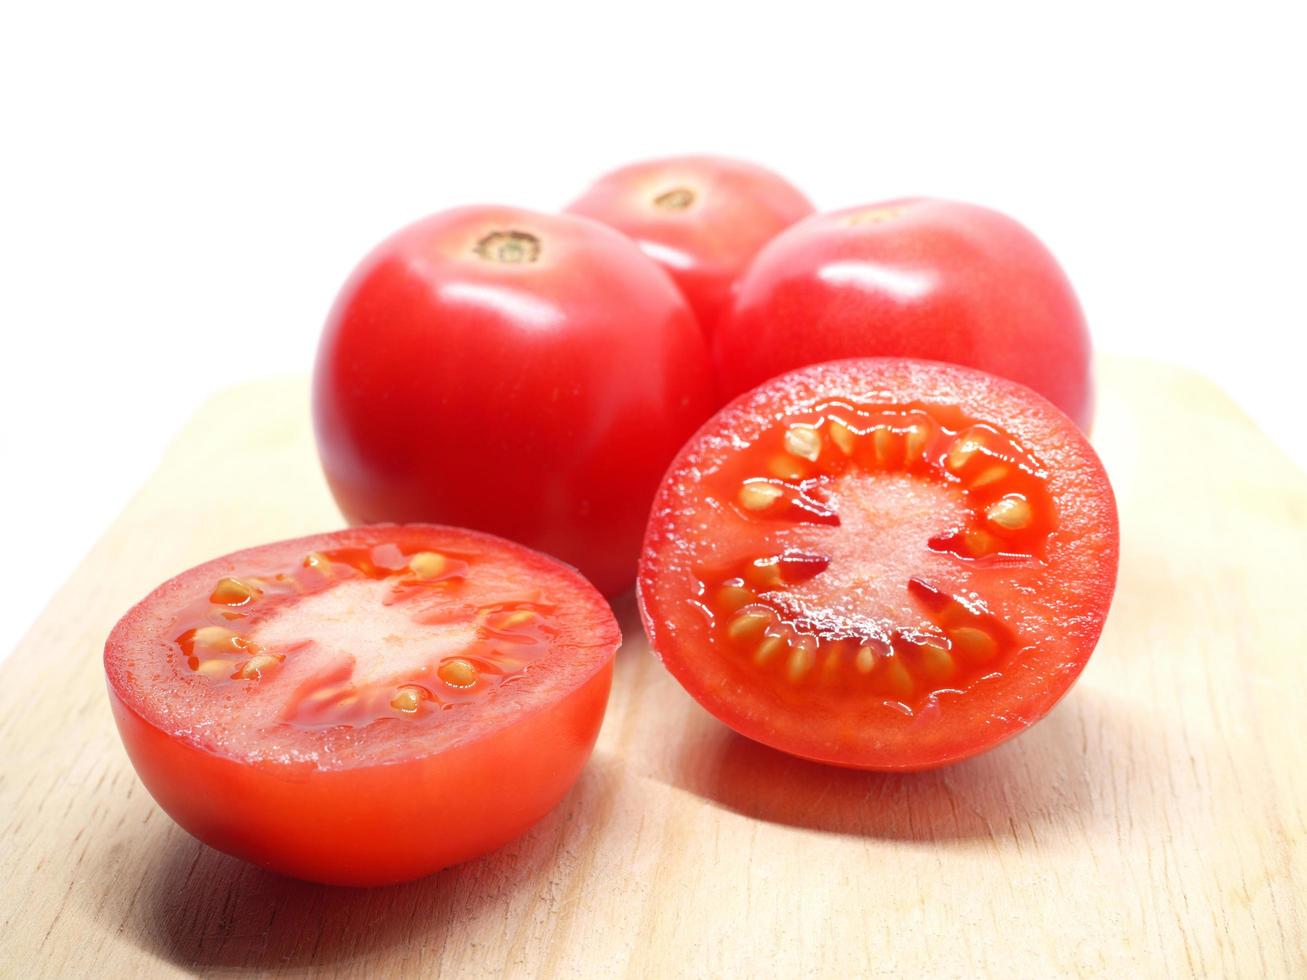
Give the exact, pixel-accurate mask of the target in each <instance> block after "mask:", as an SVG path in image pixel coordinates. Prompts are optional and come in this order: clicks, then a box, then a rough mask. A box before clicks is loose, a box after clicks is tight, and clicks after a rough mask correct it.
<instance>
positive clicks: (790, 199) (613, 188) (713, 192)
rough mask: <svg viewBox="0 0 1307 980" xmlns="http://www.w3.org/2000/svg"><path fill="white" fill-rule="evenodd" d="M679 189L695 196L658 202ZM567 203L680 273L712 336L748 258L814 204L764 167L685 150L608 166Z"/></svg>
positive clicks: (680, 281) (678, 280)
mask: <svg viewBox="0 0 1307 980" xmlns="http://www.w3.org/2000/svg"><path fill="white" fill-rule="evenodd" d="M677 191H689V192H690V193H691V194H693V195H694V200H693V202H692V203H691V204H689V205H688V206H685V207H680V208H677V207H671V208H669V207H665V206H659V204H658V203H657V202H658V200H659V199H660V197H661V198H663V199H666V198H665V195H667V194H668V193H669V192H671V193H675V192H677ZM567 210H568V211H569V212H570V213H572V214H580V215H585V216H586V217H588V218H594V219H595V220H596V221H602V222H604V224H607V225H611V226H612V227H613V228H616V229H617V230H618V231H620V232H622V233H624V234H626V235H627V236H629V237H630V238H632V239H634V240H635V242H636V243H637V244H638V245H639V246H640V247H641V248H642V249H644V251H645V253H646V254H647V255H649V256H650V257H651V258H653V259H655V260H656V261H658V262H659V263H660V264H661V265H662V266H663V268H664V269H666V270H667V272H668V273H669V274H670V275H671V277H672V278H673V279H675V280H676V284H677V285H678V286H679V287H680V288H681V292H683V293H684V294H685V297H686V299H687V300H689V303H690V306H691V308H692V309H693V310H694V312H695V315H696V316H697V317H698V319H699V323H700V324H701V325H702V326H703V329H704V332H705V334H707V335H708V336H711V335H712V333H713V332H714V331H715V330H716V328H717V322H718V321H719V320H720V318H721V317H722V315H723V313H725V311H726V309H727V308H728V306H729V305H730V301H731V294H732V292H733V290H734V288H735V283H736V280H737V279H738V278H739V276H740V274H741V273H742V272H743V271H744V269H745V267H746V266H747V265H748V263H749V261H750V260H751V259H752V258H753V257H754V255H756V254H757V252H758V250H759V249H760V248H762V246H763V245H765V244H766V243H767V242H768V241H770V240H771V239H772V238H774V237H775V236H776V235H777V234H778V233H780V232H781V231H783V230H784V229H786V228H788V227H789V226H790V225H792V224H794V222H796V221H798V220H800V219H801V218H805V217H807V216H808V215H810V214H812V212H813V207H812V202H811V201H809V200H808V198H807V197H805V196H804V194H803V192H802V191H800V190H799V189H798V188H796V187H794V186H793V185H792V184H790V183H789V181H787V180H785V178H783V177H781V176H780V175H779V174H776V173H773V172H772V171H770V170H767V169H766V168H764V167H760V166H758V165H756V164H753V163H747V162H745V161H743V160H732V159H729V158H725V157H715V156H681V157H665V158H660V159H656V160H645V161H642V162H639V163H633V164H629V165H627V166H625V167H620V168H618V169H617V170H614V171H612V172H610V173H608V174H605V175H604V176H602V177H600V178H599V179H598V180H597V181H595V182H594V184H592V185H591V186H590V187H589V188H588V189H587V190H586V192H585V193H584V194H582V195H581V197H579V198H578V199H577V200H575V201H573V202H572V203H571V204H570V205H568V207H567Z"/></svg>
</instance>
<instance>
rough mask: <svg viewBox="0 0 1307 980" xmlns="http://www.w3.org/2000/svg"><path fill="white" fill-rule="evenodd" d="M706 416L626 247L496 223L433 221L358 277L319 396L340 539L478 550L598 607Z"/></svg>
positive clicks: (555, 222) (567, 218)
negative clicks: (530, 561) (428, 539)
mask: <svg viewBox="0 0 1307 980" xmlns="http://www.w3.org/2000/svg"><path fill="white" fill-rule="evenodd" d="M716 405H717V398H716V392H715V388H714V383H713V379H712V369H711V366H710V364H709V360H708V350H707V347H706V345H705V343H704V340H703V337H702V334H701V333H700V331H699V328H698V325H697V324H696V322H695V319H694V315H693V314H692V313H691V312H690V309H689V307H688V306H687V305H686V303H685V300H684V298H683V297H682V296H681V295H680V293H679V292H678V291H677V289H676V286H675V285H674V284H673V283H672V281H671V280H670V279H669V278H668V277H667V275H666V274H665V273H664V272H663V271H662V270H661V269H660V268H658V266H657V265H656V264H655V263H654V262H653V261H652V260H651V259H649V258H647V257H646V256H645V255H644V254H643V253H642V252H641V251H640V250H639V249H638V248H637V247H636V246H635V245H634V244H633V243H632V242H631V241H630V240H629V239H627V238H626V237H625V236H623V235H621V234H619V233H618V232H616V231H614V230H613V229H611V228H608V227H606V226H605V225H602V224H599V223H598V222H595V221H590V220H588V219H586V218H580V217H576V216H573V215H547V214H538V213H535V212H531V211H525V210H522V209H520V208H506V207H494V206H476V207H465V208H456V209H454V210H451V211H445V212H442V213H440V214H435V215H432V216H430V217H428V218H425V219H423V220H421V221H418V222H417V223H415V224H413V225H411V226H409V227H408V228H405V229H404V230H402V231H400V232H399V233H397V234H396V235H394V236H392V237H391V238H390V239H388V240H387V241H385V242H383V243H382V244H381V245H380V246H379V247H378V248H377V249H376V250H375V251H374V252H373V253H372V254H371V255H370V256H368V257H367V258H366V259H364V261H363V262H362V264H361V265H360V266H359V267H358V269H357V270H356V271H355V272H354V275H353V276H352V277H351V278H350V280H349V282H348V283H346V285H345V287H344V288H343V289H342V290H341V293H340V296H339V297H338V299H337V301H336V304H335V306H334V308H333V309H332V311H331V314H330V316H329V317H328V320H327V324H326V327H325V329H324V331H323V334H322V339H321V342H320V345H319V348H318V357H317V363H316V366H315V370H314V378H313V418H314V424H315V430H316V434H317V441H318V450H319V454H320V456H321V458H322V465H323V469H324V471H325V473H326V476H327V481H328V483H329V484H330V485H331V489H332V492H333V493H334V495H335V497H336V501H337V503H338V504H339V505H340V508H341V510H342V512H343V513H344V514H345V517H346V518H347V519H348V520H349V521H350V522H351V523H355V524H360V523H361V524H367V523H375V522H397V523H406V522H412V521H433V522H436V523H441V524H453V525H457V526H460V527H472V528H477V529H478V530H483V531H488V532H490V533H493V534H498V535H501V536H503V537H506V538H509V539H511V540H513V541H517V542H520V543H522V544H525V545H527V546H529V547H532V548H536V549H538V550H540V551H544V552H547V553H549V554H552V555H555V556H556V557H558V558H561V559H562V560H563V561H566V562H568V563H569V564H571V565H574V566H576V567H577V568H578V569H580V570H581V572H582V573H583V574H584V575H585V576H586V577H587V578H589V579H590V580H591V581H592V582H594V584H595V585H596V587H597V588H598V589H599V590H600V591H601V592H603V593H604V594H606V595H615V594H617V593H619V592H622V591H624V590H625V589H628V588H630V586H631V584H632V583H633V582H634V580H635V567H636V562H637V560H638V557H639V551H640V540H641V537H642V536H643V533H644V524H645V519H646V517H647V516H648V513H649V503H650V501H651V500H652V499H653V495H654V491H655V490H656V489H657V487H658V481H659V479H660V478H661V477H662V474H663V470H664V469H666V467H667V464H668V462H669V461H670V460H671V458H672V456H674V455H675V454H676V451H677V450H678V449H679V448H680V447H681V444H682V443H683V442H684V441H685V440H686V438H687V437H688V436H689V435H690V433H692V432H693V431H694V430H695V429H696V428H697V427H698V426H699V425H700V424H701V423H702V422H703V420H704V419H706V418H707V417H708V416H709V415H710V414H712V411H713V409H714V408H715V407H716Z"/></svg>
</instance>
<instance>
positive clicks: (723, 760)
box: [671, 690, 1143, 843]
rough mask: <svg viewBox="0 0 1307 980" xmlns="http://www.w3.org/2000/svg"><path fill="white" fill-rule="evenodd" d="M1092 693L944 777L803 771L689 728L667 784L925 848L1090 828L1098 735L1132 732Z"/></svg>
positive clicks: (736, 807) (1104, 761) (743, 743)
mask: <svg viewBox="0 0 1307 980" xmlns="http://www.w3.org/2000/svg"><path fill="white" fill-rule="evenodd" d="M1122 710H1123V706H1122V705H1118V704H1114V703H1111V704H1110V703H1108V702H1107V701H1106V699H1105V698H1104V697H1103V696H1102V694H1101V693H1100V692H1090V691H1086V690H1079V691H1076V690H1073V691H1072V693H1071V694H1070V695H1068V697H1067V698H1066V699H1065V700H1064V701H1063V702H1062V704H1060V705H1059V706H1058V707H1056V708H1054V709H1053V711H1052V712H1051V713H1050V714H1049V715H1048V716H1047V717H1046V718H1044V720H1043V721H1041V722H1039V723H1038V724H1037V725H1035V726H1034V727H1032V728H1030V729H1029V730H1027V731H1026V732H1024V733H1022V734H1021V735H1018V736H1017V737H1016V738H1015V739H1013V740H1011V741H1009V742H1007V743H1005V744H1003V745H1001V746H999V747H998V748H996V749H994V750H993V751H992V752H989V753H987V754H986V755H982V756H979V757H977V758H975V759H970V760H967V761H965V762H960V763H957V764H955V765H952V766H947V767H945V768H943V769H935V770H930V771H927V772H918V773H878V772H861V771H858V770H853V769H841V768H839V767H836V766H828V765H823V764H821V763H817V762H808V761H807V760H804V759H798V758H795V757H794V756H790V755H786V754H785V753H783V752H778V751H776V750H774V749H770V748H768V747H767V746H765V745H761V744H759V743H757V742H753V741H751V740H749V739H747V738H744V737H743V736H741V735H737V734H735V733H734V732H733V731H731V730H730V729H729V728H727V727H726V726H725V725H721V724H719V723H717V722H716V721H715V720H714V719H712V718H711V717H710V716H708V715H707V714H706V713H705V712H702V711H697V712H695V713H694V716H693V718H691V719H687V721H688V724H687V726H686V727H687V730H686V732H685V735H684V738H683V740H682V749H681V751H680V753H679V754H678V756H677V758H676V759H675V760H674V762H673V770H672V772H671V781H672V782H673V784H674V785H677V786H679V787H680V788H682V789H685V790H688V791H689V792H692V793H695V794H696V795H699V796H701V797H703V798H705V799H708V800H712V801H713V802H715V803H717V804H718V805H720V806H723V807H725V808H726V809H728V810H732V811H734V812H736V813H739V814H742V815H744V816H747V817H752V818H755V819H758V820H766V821H770V822H772V823H778V824H785V825H787V826H792V827H802V828H805V829H808V830H818V831H825V832H828V833H835V834H846V835H850V836H857V837H874V838H882V839H887V840H909V841H918V842H922V843H939V842H948V841H959V842H960V841H970V840H992V839H994V838H995V837H1006V836H1011V835H1012V834H1014V833H1018V832H1019V831H1020V830H1022V829H1024V828H1027V827H1031V826H1032V825H1046V824H1056V823H1059V822H1072V823H1074V824H1076V825H1077V826H1078V827H1084V826H1087V825H1088V824H1089V823H1091V822H1092V821H1093V819H1094V817H1095V816H1096V815H1101V814H1103V813H1105V812H1106V811H1105V810H1104V803H1103V800H1102V796H1101V794H1102V793H1104V792H1106V791H1107V790H1108V789H1109V788H1110V785H1111V782H1112V779H1113V776H1112V769H1113V766H1114V764H1115V763H1114V761H1113V760H1112V759H1111V758H1110V756H1109V755H1108V753H1107V752H1105V751H1104V750H1103V749H1102V744H1103V739H1102V738H1101V734H1102V733H1103V732H1104V731H1105V730H1106V731H1112V730H1116V731H1118V732H1119V731H1120V730H1121V729H1122V728H1123V727H1125V726H1127V725H1128V726H1138V725H1139V724H1141V723H1143V722H1142V720H1141V719H1139V718H1133V717H1132V718H1122V717H1119V715H1120V713H1121V712H1122Z"/></svg>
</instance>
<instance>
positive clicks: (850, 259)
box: [713, 198, 1093, 431]
mask: <svg viewBox="0 0 1307 980" xmlns="http://www.w3.org/2000/svg"><path fill="white" fill-rule="evenodd" d="M713 342H714V350H713V353H714V358H715V364H716V369H717V372H718V381H719V384H720V385H721V388H722V394H723V395H724V396H726V397H734V396H735V395H738V394H740V393H741V392H744V391H747V390H748V389H750V388H752V387H753V386H754V385H758V384H761V383H762V382H764V381H766V380H767V379H768V378H772V377H775V376H776V375H778V374H781V373H783V372H785V371H790V370H793V369H794V368H797V367H802V366H803V365H805V364H816V363H819V362H821V361H829V360H835V359H837V358H846V357H914V358H925V359H928V360H935V361H948V362H950V363H953V364H962V365H966V366H968V367H974V368H979V369H981V370H983V371H988V372H989V373H991V374H997V375H999V376H1000V377H1004V378H1009V379H1011V380H1013V381H1017V382H1020V383H1021V384H1023V385H1026V386H1027V387H1029V388H1033V389H1034V390H1035V391H1037V392H1039V393H1040V394H1041V395H1043V396H1044V397H1045V398H1047V399H1048V400H1049V401H1051V402H1052V403H1053V404H1054V405H1056V406H1057V407H1058V408H1060V409H1062V411H1064V412H1066V414H1067V415H1069V416H1071V418H1072V419H1074V420H1075V422H1076V424H1077V425H1079V426H1080V428H1081V429H1084V430H1086V431H1087V430H1088V428H1089V425H1090V422H1091V420H1092V417H1093V365H1092V363H1091V355H1092V350H1091V346H1090V338H1089V330H1088V328H1087V326H1086V324H1085V318H1084V314H1083V313H1082V312H1081V309H1080V303H1079V301H1078V300H1077V298H1076V295H1075V292H1074V290H1073V289H1072V288H1071V283H1070V281H1069V280H1068V279H1067V277H1066V274H1065V273H1064V272H1063V271H1062V268H1061V266H1059V265H1058V263H1057V260H1056V259H1055V258H1054V257H1053V255H1052V254H1051V253H1050V252H1049V250H1048V249H1047V248H1046V247H1045V246H1044V244H1043V243H1042V242H1041V241H1040V240H1039V239H1038V238H1036V237H1035V236H1034V235H1033V234H1032V233H1031V232H1030V231H1028V230H1027V229H1026V228H1025V227H1023V226H1022V225H1021V224H1019V223H1018V222H1016V221H1014V220H1013V219H1012V218H1009V217H1008V216H1006V215H1004V214H1000V213H999V212H997V211H993V210H991V209H989V208H983V207H979V206H977V205H974V204H965V203H962V202H960V201H944V200H937V199H931V198H905V199H902V200H896V201H888V202H885V203H882V204H872V205H867V206H864V207H855V208H846V209H844V210H841V211H835V212H832V213H830V214H819V215H813V216H812V217H810V218H806V219H804V220H803V221H801V222H799V223H798V224H795V225H793V226H791V227H790V228H788V229H787V230H785V231H784V232H782V233H781V234H779V235H777V236H776V237H775V238H774V239H772V240H771V241H770V242H769V243H768V244H767V245H766V246H765V247H764V248H763V249H762V250H761V251H760V252H759V253H758V255H757V257H756V258H755V259H754V261H753V262H752V263H751V264H750V266H749V268H748V269H747V270H746V271H745V273H744V274H743V275H742V276H741V278H740V281H739V284H738V288H737V292H736V296H735V299H734V302H733V304H732V307H731V310H730V312H729V314H728V315H726V316H724V317H723V318H722V321H721V323H720V325H719V326H718V329H717V330H716V331H715V332H714V334H713Z"/></svg>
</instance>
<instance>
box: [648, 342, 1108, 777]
mask: <svg viewBox="0 0 1307 980" xmlns="http://www.w3.org/2000/svg"><path fill="white" fill-rule="evenodd" d="M653 515H654V516H653V518H652V520H651V522H650V526H649V531H648V535H647V537H646V540H645V546H644V555H643V558H642V562H641V569H640V579H639V585H638V594H639V598H640V604H641V610H642V613H643V617H644V623H645V627H646V630H647V631H648V634H649V638H650V642H651V644H652V646H653V649H654V650H655V652H656V653H657V655H658V657H659V658H660V659H661V660H662V661H663V663H664V664H665V665H666V666H667V668H668V670H670V671H671V673H672V674H673V675H674V676H675V677H676V679H677V680H678V681H680V683H681V684H682V685H683V686H684V687H685V689H686V690H687V691H688V692H689V693H690V694H691V695H693V696H694V697H695V698H696V699H698V700H699V702H700V703H701V704H703V706H704V707H706V708H707V709H708V710H709V711H710V712H712V713H713V714H714V715H716V716H717V717H718V718H719V719H721V720H722V721H723V722H725V723H726V724H727V725H729V726H731V727H732V728H734V729H735V730H736V731H738V732H740V733H741V734H743V735H746V736H748V737H749V738H752V739H755V740H757V741H759V742H763V743H765V744H767V745H770V746H772V747H774V748H777V749H781V750H783V751H785V752H789V753H792V754H794V755H798V756H803V757H806V758H809V759H815V760H818V761H821V762H827V763H835V764H838V765H843V766H850V767H857V768H864V769H878V770H915V769H926V768H931V767H935V766H940V765H944V764H946V763H951V762H956V761H958V760H960V759H965V758H967V757H969V756H973V755H975V754H977V753H979V752H983V751H985V750H987V749H990V748H992V747H993V746H995V745H997V744H999V743H1000V742H1002V741H1003V740H1005V739H1007V738H1010V737H1011V736H1013V735H1016V734H1017V733H1018V732H1021V731H1023V730H1024V729H1026V728H1027V727H1028V726H1030V725H1031V724H1033V723H1034V722H1036V721H1038V720H1039V719H1040V718H1042V717H1043V716H1044V715H1045V714H1046V713H1047V712H1048V711H1049V710H1050V709H1051V708H1052V707H1053V705H1054V704H1056V703H1057V701H1058V700H1059V699H1060V698H1061V697H1062V696H1063V695H1064V694H1065V693H1066V692H1067V690H1068V689H1069V688H1070V686H1071V684H1072V682H1073V681H1074V680H1075V679H1076V677H1077V676H1078V675H1079V674H1080V671H1081V670H1082V668H1083V667H1084V666H1085V663H1086V661H1087V660H1088V658H1089V656H1090V654H1091V652H1092V651H1093V649H1094V647H1095V644H1096V643H1097V641H1098V637H1099V634H1100V632H1101V630H1102V627H1103V622H1104V619H1105V617H1106V615H1107V611H1108V606H1109V604H1110V601H1111V597H1112V592H1113V589H1114V586H1115V582H1116V572H1117V554H1118V530H1117V515H1116V507H1115V501H1114V498H1113V494H1112V489H1111V486H1110V484H1109V483H1108V479H1107V475H1106V474H1105V472H1104V470H1103V467H1102V465H1101V463H1100V462H1099V459H1098V457H1097V455H1096V454H1095V453H1094V451H1093V449H1092V448H1091V447H1090V445H1089V444H1088V442H1086V440H1085V438H1084V437H1083V435H1082V434H1081V433H1080V431H1079V430H1078V429H1077V427H1076V425H1075V424H1074V423H1073V422H1072V421H1071V420H1070V419H1069V418H1067V416H1066V415H1064V414H1063V413H1062V412H1060V411H1058V410H1057V409H1056V408H1055V407H1054V406H1053V405H1051V404H1050V403H1049V402H1048V401H1046V400H1045V399H1044V398H1042V397H1040V396H1039V395H1037V394H1035V393H1034V392H1032V391H1031V390H1029V389H1028V388H1025V387H1023V386H1021V385H1018V384H1015V383H1013V382H1010V381H1007V380H1005V379H1001V378H997V377H994V376H992V375H988V374H985V373H982V372H979V371H975V370H971V369H968V368H963V367H958V366H956V365H948V364H940V363H933V362H924V361H913V360H904V359H893V358H884V359H881V358H871V359H852V360H845V361H836V362H832V363H827V364H822V365H817V366H812V367H807V368H803V369H800V370H798V371H794V372H792V373H790V374H786V375H782V376H781V377H779V378H776V379H774V380H772V381H770V382H768V383H766V384H764V385H762V386H760V387H758V388H756V389H755V390H753V391H752V392H749V393H747V394H745V395H743V396H741V397H740V398H738V399H737V400H735V401H734V402H732V403H731V404H730V405H728V406H727V407H726V408H724V409H722V410H721V412H719V413H718V414H717V415H716V416H714V417H713V418H712V419H711V420H710V421H709V422H707V423H706V424H705V425H704V427H703V428H702V429H701V430H700V431H699V433H698V434H697V435H696V436H695V437H694V438H692V439H691V440H690V442H689V443H688V444H687V445H686V447H685V448H684V450H682V452H681V454H680V455H679V456H678V457H677V459H676V460H675V461H674V462H673V464H672V466H671V468H670V470H669V471H668V473H667V476H666V479H665V480H664V482H663V485H662V488H661V489H660V490H659V493H658V497H657V498H656V501H655V504H654V510H653Z"/></svg>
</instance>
